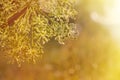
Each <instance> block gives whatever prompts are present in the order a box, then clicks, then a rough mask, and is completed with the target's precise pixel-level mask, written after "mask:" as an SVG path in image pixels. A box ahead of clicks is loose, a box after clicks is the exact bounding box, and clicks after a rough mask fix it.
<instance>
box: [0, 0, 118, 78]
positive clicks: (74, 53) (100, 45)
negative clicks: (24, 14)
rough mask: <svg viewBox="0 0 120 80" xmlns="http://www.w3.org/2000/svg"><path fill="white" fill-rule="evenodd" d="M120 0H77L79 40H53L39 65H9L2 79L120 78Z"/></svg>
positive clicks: (0, 66) (1, 68) (1, 66)
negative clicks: (60, 42)
mask: <svg viewBox="0 0 120 80" xmlns="http://www.w3.org/2000/svg"><path fill="white" fill-rule="evenodd" d="M119 4H120V0H77V2H76V5H77V6H76V8H77V9H79V16H78V17H79V19H78V23H79V25H78V29H77V30H78V31H79V36H78V38H77V39H74V40H73V39H69V40H67V41H66V42H65V44H64V45H60V44H59V43H58V42H57V41H55V40H51V41H49V42H48V43H47V44H45V47H44V51H45V52H44V54H43V57H42V59H41V60H40V62H39V63H37V64H27V63H24V64H22V66H21V67H18V66H17V65H16V64H7V63H6V62H5V61H4V59H3V58H0V60H1V61H0V80H120V5H119Z"/></svg>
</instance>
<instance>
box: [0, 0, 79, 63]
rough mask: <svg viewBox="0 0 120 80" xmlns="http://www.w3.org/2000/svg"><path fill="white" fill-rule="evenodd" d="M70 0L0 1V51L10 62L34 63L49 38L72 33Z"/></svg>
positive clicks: (72, 8) (73, 13) (72, 11)
mask: <svg viewBox="0 0 120 80" xmlns="http://www.w3.org/2000/svg"><path fill="white" fill-rule="evenodd" d="M74 2H75V1H74V0H47V1H46V0H9V1H8V0H1V3H0V53H1V54H2V55H5V57H6V58H7V59H8V60H9V62H10V63H17V64H21V63H22V62H26V61H27V62H34V63H35V62H36V61H37V60H38V59H40V57H41V53H43V49H42V48H43V45H44V44H45V43H46V42H48V41H49V40H50V39H51V38H55V40H57V41H58V42H59V43H60V44H64V41H65V40H66V39H68V38H71V37H72V38H73V37H74V34H76V32H75V31H74V30H75V20H76V15H77V11H76V10H75V8H74Z"/></svg>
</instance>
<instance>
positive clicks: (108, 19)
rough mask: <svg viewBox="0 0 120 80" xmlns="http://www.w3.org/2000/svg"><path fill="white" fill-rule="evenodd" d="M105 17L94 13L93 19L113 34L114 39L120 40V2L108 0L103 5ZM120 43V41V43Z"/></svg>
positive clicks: (118, 0) (119, 0)
mask: <svg viewBox="0 0 120 80" xmlns="http://www.w3.org/2000/svg"><path fill="white" fill-rule="evenodd" d="M103 9H104V16H101V15H99V14H98V13H96V12H92V14H91V18H92V19H93V20H94V21H96V22H99V23H102V24H103V25H104V26H105V27H106V28H107V29H108V30H109V32H110V33H111V35H112V37H113V38H114V39H115V40H117V41H119V40H120V0H106V1H105V2H104V5H103ZM119 42H120V41H119Z"/></svg>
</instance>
